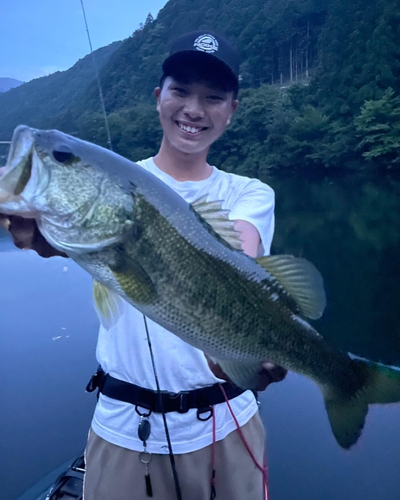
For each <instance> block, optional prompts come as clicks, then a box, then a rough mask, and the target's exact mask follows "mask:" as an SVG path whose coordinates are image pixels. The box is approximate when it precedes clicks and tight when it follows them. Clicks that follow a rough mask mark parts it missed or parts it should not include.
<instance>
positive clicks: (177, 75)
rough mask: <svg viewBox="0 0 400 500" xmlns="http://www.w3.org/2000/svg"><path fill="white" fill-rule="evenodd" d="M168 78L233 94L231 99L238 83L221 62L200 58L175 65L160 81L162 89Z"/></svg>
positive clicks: (235, 96) (234, 96)
mask: <svg viewBox="0 0 400 500" xmlns="http://www.w3.org/2000/svg"><path fill="white" fill-rule="evenodd" d="M168 76H171V77H172V78H174V80H177V81H178V82H181V83H186V84H191V83H205V84H206V85H209V86H210V87H212V88H215V89H218V90H221V91H222V92H233V98H234V99H236V98H237V95H238V91H239V88H238V83H237V80H236V78H235V77H234V76H233V74H232V73H231V72H230V70H229V69H228V68H226V67H225V66H224V65H223V64H221V62H219V61H214V60H210V58H208V57H207V59H204V60H202V59H201V58H196V60H194V59H190V58H186V59H185V61H184V62H183V63H182V64H175V66H174V67H173V69H171V70H170V71H169V72H168V74H163V76H162V77H161V79H160V87H161V88H162V87H163V85H164V82H165V80H166V78H167V77H168Z"/></svg>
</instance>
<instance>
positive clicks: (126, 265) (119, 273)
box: [110, 252, 158, 305]
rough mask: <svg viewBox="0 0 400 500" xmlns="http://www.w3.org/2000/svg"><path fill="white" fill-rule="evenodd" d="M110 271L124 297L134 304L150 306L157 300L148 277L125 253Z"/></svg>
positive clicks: (155, 292) (155, 291)
mask: <svg viewBox="0 0 400 500" xmlns="http://www.w3.org/2000/svg"><path fill="white" fill-rule="evenodd" d="M110 269H111V271H112V273H113V275H114V277H115V279H116V280H117V281H118V283H119V285H120V287H121V288H122V290H123V291H124V293H125V295H126V296H127V297H128V298H130V299H132V301H133V302H135V303H136V304H142V305H145V304H151V303H152V302H154V300H155V299H156V298H157V295H158V294H157V289H156V286H155V285H154V283H153V281H152V280H151V278H150V276H149V275H148V274H147V273H146V271H145V270H144V269H143V268H142V267H141V266H140V264H138V263H137V262H135V261H134V260H133V259H131V258H130V257H129V255H126V253H123V252H122V253H121V255H120V258H119V259H118V264H116V265H114V266H110Z"/></svg>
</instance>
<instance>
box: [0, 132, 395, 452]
mask: <svg viewBox="0 0 400 500" xmlns="http://www.w3.org/2000/svg"><path fill="white" fill-rule="evenodd" d="M0 212H2V213H5V214H11V215H15V214H16V215H20V216H22V217H25V218H27V217H31V218H35V219H36V222H37V225H38V227H39V230H40V232H41V233H42V235H43V236H44V238H45V239H46V240H47V241H48V243H49V244H50V245H52V246H53V247H54V248H56V249H57V250H59V251H62V252H65V253H66V254H67V255H68V256H69V257H71V258H72V259H73V260H74V261H75V262H76V263H77V264H79V265H80V266H81V267H83V268H84V269H86V270H87V271H88V272H89V273H90V274H91V275H92V276H93V278H94V280H95V285H94V297H95V305H96V309H97V311H98V313H99V316H100V318H101V321H102V322H103V324H104V325H105V326H106V327H109V326H110V325H111V324H113V322H115V321H117V320H118V316H119V314H120V311H121V307H120V305H121V300H122V299H125V300H126V301H127V302H129V303H130V304H132V305H133V306H134V307H136V308H137V309H139V310H140V311H141V312H143V314H145V315H146V316H148V317H149V318H151V319H152V320H154V321H156V322H157V323H159V324H160V325H162V326H163V327H165V328H167V329H168V330H169V331H171V332H172V333H174V334H176V335H178V336H179V337H180V338H181V339H183V340H185V341H186V342H188V343H189V344H191V345H193V346H195V347H197V348H199V349H202V350H203V351H204V352H205V353H206V354H207V355H208V356H209V357H211V358H212V359H213V360H214V361H215V362H217V363H218V364H219V365H220V366H221V368H222V369H223V370H224V372H225V373H226V374H227V375H228V376H229V377H230V378H231V380H232V381H233V382H235V383H236V384H237V385H238V386H241V387H243V388H253V387H254V384H255V381H256V380H257V378H258V373H259V371H260V368H261V363H262V362H263V361H265V360H268V361H271V362H274V363H276V364H279V365H281V366H283V367H284V368H286V369H288V370H292V371H294V372H297V373H299V374H302V375H305V376H306V377H309V378H310V379H312V380H313V381H314V382H316V383H317V384H318V385H319V387H320V388H321V390H322V393H323V396H324V399H325V406H326V409H327V412H328V416H329V420H330V423H331V426H332V429H333V433H334V435H335V437H336V439H337V441H338V442H339V444H340V445H341V446H342V447H343V448H349V447H350V446H352V445H353V444H354V443H355V442H356V441H357V439H358V437H359V435H360V433H361V430H362V428H363V425H364V421H365V416H366V414H367V412H368V405H369V404H371V403H392V402H398V401H400V373H398V372H396V371H393V370H391V369H389V368H386V367H385V368H384V367H381V366H378V365H374V364H367V363H364V362H362V361H358V360H352V359H350V358H349V357H348V356H347V355H346V354H344V353H341V352H339V351H338V350H336V349H334V348H333V347H332V346H331V345H329V344H328V342H327V341H326V340H324V338H323V337H322V336H321V335H320V334H318V332H317V331H316V330H315V329H314V328H313V327H312V326H311V325H310V324H309V323H307V321H305V319H303V318H304V317H307V318H313V319H316V318H319V317H320V316H321V315H322V312H323V309H324V307H325V294H324V289H323V283H322V279H321V277H320V275H319V273H318V271H317V270H316V269H315V268H314V266H313V265H312V264H310V263H309V262H307V261H306V260H304V259H297V258H294V257H292V256H288V255H281V256H270V257H262V258H259V259H256V260H254V259H252V258H250V257H248V256H247V255H245V254H244V253H243V252H242V251H241V246H240V240H239V239H238V235H237V234H236V233H235V230H234V228H233V223H232V222H231V221H230V220H229V218H228V216H227V214H226V213H225V212H224V211H222V210H221V203H220V202H215V201H214V202H211V203H209V202H207V199H206V198H204V199H201V200H198V201H197V202H195V203H193V204H191V205H189V204H188V203H187V202H186V201H184V200H183V199H182V198H181V197H180V196H179V195H178V194H176V193H175V192H174V191H173V190H172V189H170V188H169V187H168V186H166V185H165V184H164V183H163V182H162V181H160V180H159V179H157V178H156V177H155V176H153V175H152V174H150V173H149V172H147V171H145V170H144V169H143V168H141V167H140V166H138V165H136V164H135V163H132V162H130V161H129V160H127V159H125V158H123V157H121V156H119V155H117V154H115V153H112V152H111V151H109V150H106V149H104V148H101V147H99V146H96V145H94V144H90V143H88V142H84V141H81V140H79V139H76V138H74V137H71V136H68V135H66V134H63V133H61V132H58V131H54V130H52V131H41V130H35V129H31V128H28V127H24V126H20V127H18V128H17V129H16V130H15V132H14V136H13V141H12V145H11V150H10V154H9V158H8V161H7V165H6V170H5V174H4V175H3V176H2V177H1V178H0Z"/></svg>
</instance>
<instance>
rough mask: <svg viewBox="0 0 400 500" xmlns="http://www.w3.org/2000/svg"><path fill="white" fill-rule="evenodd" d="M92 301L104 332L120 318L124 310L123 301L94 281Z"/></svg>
mask: <svg viewBox="0 0 400 500" xmlns="http://www.w3.org/2000/svg"><path fill="white" fill-rule="evenodd" d="M93 299H94V308H95V310H96V313H97V316H98V317H99V320H100V323H101V324H102V325H103V326H104V328H105V329H106V330H109V329H110V328H111V326H113V325H115V323H116V322H117V321H118V320H119V318H120V317H121V315H122V313H123V310H124V300H123V299H122V297H120V296H119V295H118V294H117V293H115V292H114V291H113V290H110V289H109V288H108V287H106V286H105V285H103V284H101V283H99V282H98V281H96V280H93Z"/></svg>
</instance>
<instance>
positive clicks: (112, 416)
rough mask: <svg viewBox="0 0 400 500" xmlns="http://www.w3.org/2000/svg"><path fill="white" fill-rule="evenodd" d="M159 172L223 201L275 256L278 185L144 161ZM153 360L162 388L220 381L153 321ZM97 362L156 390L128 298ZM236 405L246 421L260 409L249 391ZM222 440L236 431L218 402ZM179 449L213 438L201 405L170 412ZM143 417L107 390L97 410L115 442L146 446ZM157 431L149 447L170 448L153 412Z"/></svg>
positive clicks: (193, 196)
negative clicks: (179, 175) (194, 174)
mask: <svg viewBox="0 0 400 500" xmlns="http://www.w3.org/2000/svg"><path fill="white" fill-rule="evenodd" d="M138 164H139V165H140V166H142V167H143V168H145V169H146V170H148V171H149V172H151V173H152V174H154V175H156V176H157V177H158V178H160V179H161V180H162V181H164V182H165V183H166V184H168V185H169V186H170V187H171V188H172V189H173V190H174V191H176V192H177V193H178V194H180V195H181V196H182V197H183V198H184V199H185V200H186V201H187V202H189V203H192V202H193V201H195V200H197V199H199V198H201V197H202V196H204V195H208V201H213V200H224V203H223V208H224V209H227V210H229V211H230V214H229V218H230V219H241V220H245V221H248V222H250V223H251V224H253V225H254V226H255V227H256V228H257V230H258V232H259V233H260V237H261V241H262V244H263V247H264V253H265V254H269V251H270V246H271V241H272V237H273V232H274V191H273V190H272V189H271V188H270V187H269V186H267V185H266V184H263V183H262V182H260V181H259V180H257V179H249V178H247V177H242V176H239V175H235V174H229V173H226V172H223V171H221V170H218V169H217V168H215V167H213V171H212V173H211V175H210V176H209V177H208V178H207V179H205V180H202V181H185V182H179V181H177V180H176V179H174V178H173V177H171V176H169V175H167V174H166V173H165V172H163V171H161V170H160V169H159V168H158V167H157V166H156V164H155V163H154V161H153V158H148V159H147V160H143V161H140V162H138ZM147 323H148V328H149V334H150V339H151V342H152V347H153V352H154V357H155V365H156V370H157V375H158V379H159V383H160V388H161V390H167V391H171V392H179V391H188V390H192V389H198V388H200V387H206V386H210V385H213V384H215V383H217V382H221V380H220V379H218V378H217V377H215V376H214V374H213V373H212V372H211V370H210V369H209V367H208V364H207V360H206V358H205V356H204V353H203V352H202V351H200V350H198V349H196V348H195V347H192V346H190V345H189V344H187V343H186V342H184V341H183V340H181V339H180V338H178V337H177V336H176V335H174V334H172V333H171V332H169V331H168V330H166V329H165V328H163V327H161V326H160V325H158V324H157V323H154V322H153V321H151V320H149V319H147ZM96 354H97V360H98V362H99V363H100V365H101V366H102V368H103V370H104V371H105V372H106V373H109V374H110V375H112V376H113V377H115V378H117V379H120V380H125V381H126V382H131V383H133V384H136V385H139V386H141V387H145V388H148V389H153V390H155V389H156V384H155V379H154V372H153V368H152V363H151V358H150V352H149V346H148V343H147V337H146V331H145V327H144V319H143V315H142V314H141V313H140V312H139V311H138V310H136V309H135V308H134V307H132V306H131V305H129V304H128V303H126V306H125V311H124V312H123V314H122V316H121V317H120V319H119V320H118V322H117V324H116V325H114V326H113V327H112V328H111V329H110V330H108V331H106V330H105V329H104V328H103V327H100V332H99V339H98V344H97V353H96ZM230 404H231V407H232V410H233V412H234V414H235V416H236V418H237V420H238V421H239V424H240V425H241V426H242V425H244V424H245V423H246V422H247V421H248V420H249V419H250V418H251V417H252V416H253V415H254V414H255V413H256V411H257V403H256V401H255V398H254V395H253V393H252V392H251V391H246V392H244V393H243V394H241V395H240V396H238V397H236V398H234V399H232V400H230ZM215 417H216V418H215V421H216V438H217V440H220V439H223V438H224V437H226V436H227V435H228V434H229V433H230V432H232V431H234V430H235V429H236V425H235V422H234V421H233V419H232V416H231V414H230V412H229V409H228V407H227V405H226V403H221V404H218V405H216V407H215ZM166 418H167V423H168V429H169V432H170V436H171V442H172V448H173V451H174V453H177V454H179V453H188V452H192V451H196V450H199V449H201V448H204V447H205V446H208V445H210V444H211V443H212V420H211V419H210V420H208V421H206V422H203V421H200V420H199V419H198V418H197V416H196V409H191V410H189V411H188V412H187V413H178V412H170V413H167V414H166ZM139 421H140V417H139V415H138V414H137V413H136V411H135V407H134V406H133V405H130V404H127V403H124V402H122V401H118V400H115V399H110V398H108V397H107V396H104V395H103V394H101V395H100V398H99V401H98V403H97V406H96V410H95V413H94V417H93V421H92V428H93V430H94V432H95V433H96V434H98V435H99V436H100V437H102V438H103V439H105V440H107V441H108V442H110V443H113V444H116V445H118V446H122V447H124V448H128V449H131V450H136V451H142V450H143V443H142V442H141V441H140V439H139V438H138V426H139ZM150 424H151V434H150V437H149V439H148V441H147V450H148V451H149V452H151V453H162V454H164V453H168V448H167V443H166V438H165V431H164V424H163V420H162V415H161V414H159V413H152V414H151V416H150Z"/></svg>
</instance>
